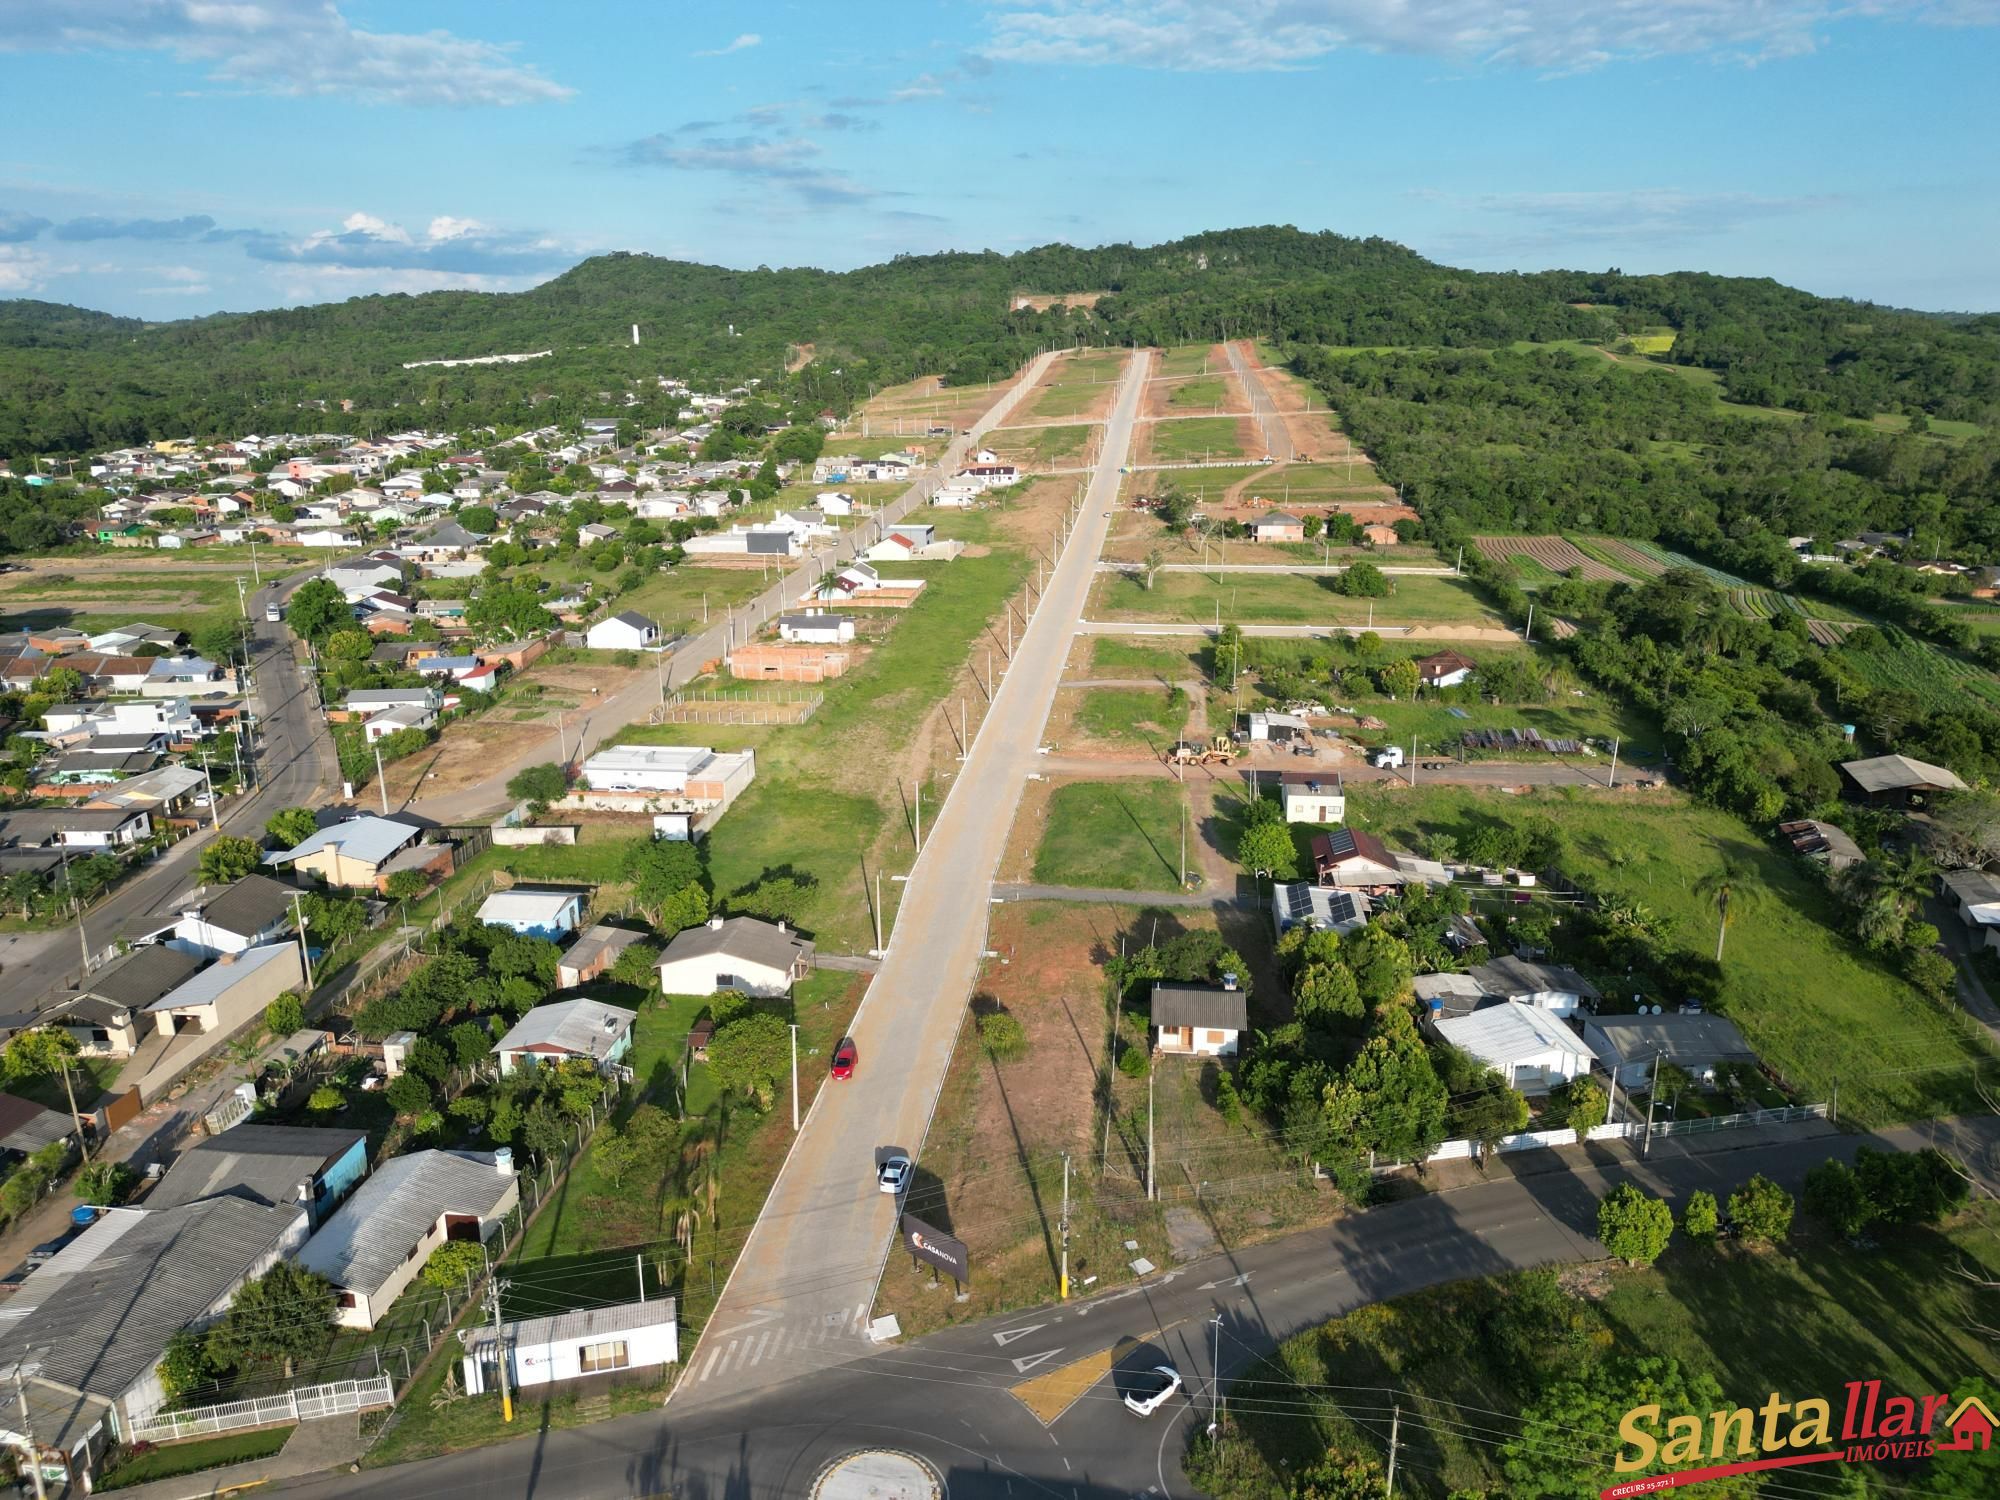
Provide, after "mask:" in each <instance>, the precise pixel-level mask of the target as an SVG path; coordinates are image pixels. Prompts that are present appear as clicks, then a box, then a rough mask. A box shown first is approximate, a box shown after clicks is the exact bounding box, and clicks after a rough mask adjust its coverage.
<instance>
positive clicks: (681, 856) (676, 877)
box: [625, 839, 703, 930]
mask: <svg viewBox="0 0 2000 1500" xmlns="http://www.w3.org/2000/svg"><path fill="white" fill-rule="evenodd" d="M702 873H703V872H702V867H701V855H700V853H699V852H698V851H697V850H696V849H695V847H694V845H693V844H690V843H686V842H683V841H681V840H677V839H650V840H647V841H645V842H643V843H636V844H634V845H633V846H632V848H631V850H630V851H629V852H628V853H627V854H626V856H625V878H626V879H627V880H629V881H631V882H632V899H633V900H635V901H637V902H638V903H639V905H640V906H641V907H643V908H645V909H646V910H649V911H653V912H661V911H664V909H665V907H666V905H667V903H668V902H669V901H670V900H673V899H674V898H676V897H678V896H680V894H681V893H682V892H683V891H684V890H686V888H687V887H688V886H690V885H693V886H698V887H699V886H703V881H702ZM659 925H660V926H661V927H662V928H665V926H666V924H665V923H664V922H661V923H660V924H659ZM675 930H678V929H675Z"/></svg>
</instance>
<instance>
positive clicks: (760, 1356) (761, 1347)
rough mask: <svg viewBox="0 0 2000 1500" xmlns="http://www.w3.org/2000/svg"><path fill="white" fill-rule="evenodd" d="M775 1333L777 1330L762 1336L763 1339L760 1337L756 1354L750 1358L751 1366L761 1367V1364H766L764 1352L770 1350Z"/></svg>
mask: <svg viewBox="0 0 2000 1500" xmlns="http://www.w3.org/2000/svg"><path fill="white" fill-rule="evenodd" d="M774 1333H775V1330H773V1331H772V1333H766V1334H764V1335H762V1336H761V1337H760V1338H759V1339H758V1340H757V1343H756V1346H755V1352H754V1353H752V1354H751V1356H750V1363H751V1364H753V1365H761V1364H762V1363H763V1362H764V1351H765V1350H766V1349H768V1348H769V1347H770V1346H771V1339H772V1337H773V1334H774Z"/></svg>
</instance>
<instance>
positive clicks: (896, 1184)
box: [875, 1156, 916, 1198]
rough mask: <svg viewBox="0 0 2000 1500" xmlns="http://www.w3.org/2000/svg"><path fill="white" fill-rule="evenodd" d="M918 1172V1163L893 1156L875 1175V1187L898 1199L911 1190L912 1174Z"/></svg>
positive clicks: (905, 1157) (907, 1158)
mask: <svg viewBox="0 0 2000 1500" xmlns="http://www.w3.org/2000/svg"><path fill="white" fill-rule="evenodd" d="M915 1170H916V1163H915V1162H913V1161H911V1160H910V1159H909V1157H907V1156H892V1157H890V1158H889V1159H888V1160H887V1161H885V1162H883V1163H882V1165H881V1167H880V1169H879V1170H877V1172H876V1173H875V1185H876V1186H877V1187H878V1188H880V1189H881V1190H882V1191H883V1192H885V1193H894V1194H895V1195H896V1196H897V1197H899V1198H900V1197H902V1195H903V1194H904V1193H905V1192H907V1191H908V1190H909V1186H910V1173H911V1172H913V1171H915Z"/></svg>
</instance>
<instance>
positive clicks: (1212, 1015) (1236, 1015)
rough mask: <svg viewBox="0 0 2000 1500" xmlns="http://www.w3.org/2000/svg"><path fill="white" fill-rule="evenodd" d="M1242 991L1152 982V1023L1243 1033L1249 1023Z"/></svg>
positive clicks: (1220, 987) (1207, 985) (1212, 986)
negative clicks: (1203, 1027) (1204, 1027)
mask: <svg viewBox="0 0 2000 1500" xmlns="http://www.w3.org/2000/svg"><path fill="white" fill-rule="evenodd" d="M1246 1004H1247V1002H1246V1000H1245V997H1244V994H1243V991H1241V990H1231V989H1224V988H1223V987H1222V986H1221V985H1219V984H1173V983H1169V982H1168V981H1166V980H1160V979H1156V980H1154V981H1153V1009H1152V1024H1153V1025H1155V1026H1206V1027H1210V1028H1214V1029H1219V1030H1223V1031H1241V1030H1243V1028H1244V1027H1246V1026H1248V1025H1249V1024H1250V1017H1249V1012H1248V1011H1247V1010H1246V1008H1245V1006H1246Z"/></svg>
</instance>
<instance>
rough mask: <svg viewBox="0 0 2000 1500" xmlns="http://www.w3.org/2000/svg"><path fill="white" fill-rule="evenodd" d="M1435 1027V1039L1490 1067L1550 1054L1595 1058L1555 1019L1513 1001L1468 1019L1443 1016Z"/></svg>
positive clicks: (1481, 1011)
mask: <svg viewBox="0 0 2000 1500" xmlns="http://www.w3.org/2000/svg"><path fill="white" fill-rule="evenodd" d="M1435 1024H1436V1026H1437V1033H1438V1035H1439V1036H1441V1037H1443V1038H1444V1039H1445V1040H1446V1041H1447V1042H1450V1043H1451V1044H1452V1046H1454V1047H1462V1048H1464V1049H1465V1050H1466V1051H1467V1052H1470V1053H1471V1054H1472V1055H1473V1056H1474V1057H1476V1058H1478V1059H1479V1060H1480V1061H1481V1062H1484V1063H1490V1064H1492V1065H1493V1066H1494V1067H1505V1066H1507V1065H1508V1064H1510V1063H1516V1062H1526V1061H1527V1060H1529V1059H1530V1058H1535V1057H1540V1056H1542V1055H1543V1054H1545V1053H1547V1052H1550V1051H1558V1052H1565V1053H1567V1054H1569V1055H1570V1056H1571V1057H1581V1058H1592V1057H1595V1056H1596V1054H1595V1053H1593V1052H1592V1051H1591V1050H1590V1048H1588V1047H1587V1046H1585V1045H1584V1043H1583V1039H1582V1038H1581V1037H1579V1036H1578V1035H1577V1034H1576V1033H1575V1032H1573V1031H1571V1030H1570V1029H1569V1027H1568V1026H1566V1025H1564V1024H1563V1022H1562V1021H1561V1020H1560V1019H1559V1018H1557V1017H1555V1016H1553V1015H1551V1014H1549V1012H1547V1011H1545V1010H1543V1009H1542V1008H1541V1007H1540V1006H1538V1005H1523V1004H1521V1003H1520V1002H1519V1001H1517V1000H1510V1001H1508V1002H1507V1003H1506V1004H1505V1005H1489V1006H1487V1007H1486V1008H1485V1009H1484V1010H1476V1011H1473V1012H1472V1013H1471V1014H1470V1015H1464V1016H1447V1017H1446V1018H1445V1019H1443V1020H1441V1021H1438V1022H1436V1023H1435Z"/></svg>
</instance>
